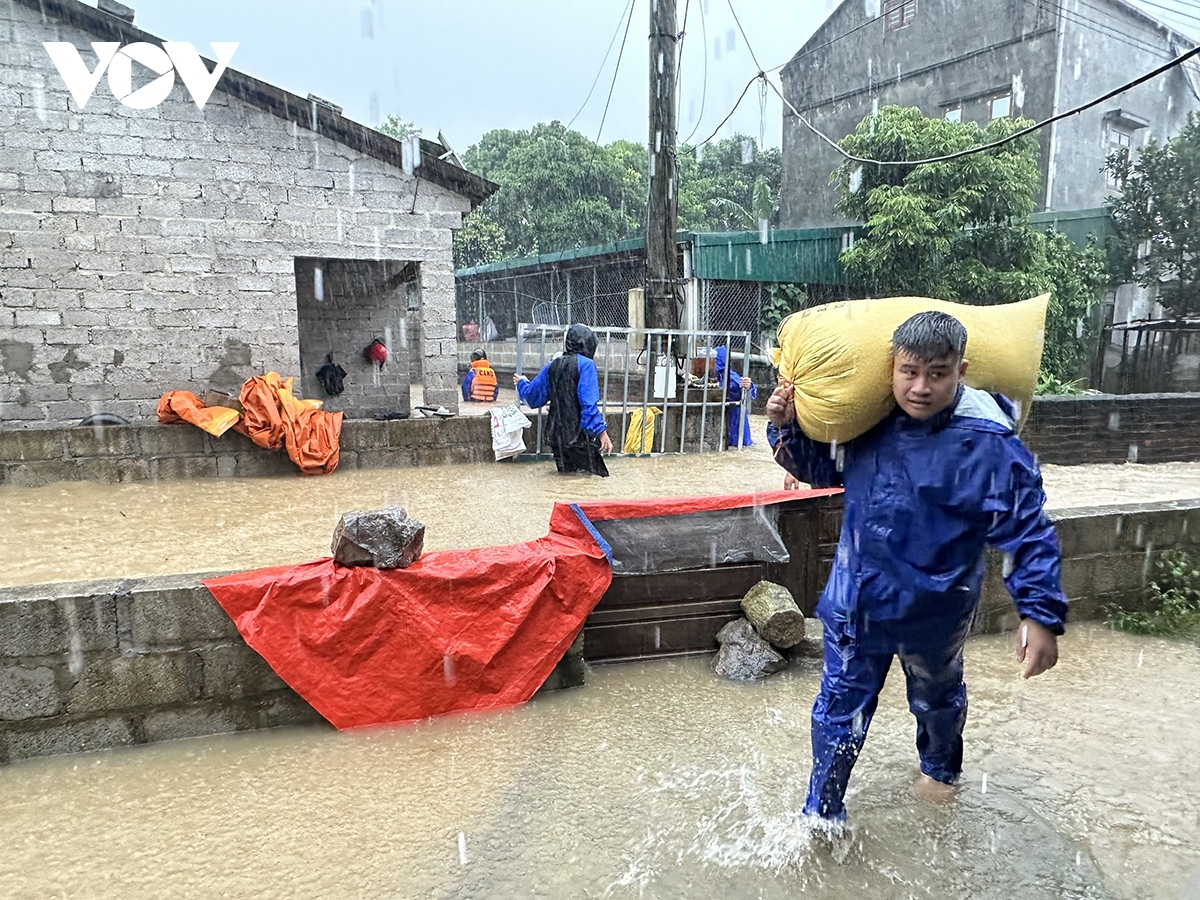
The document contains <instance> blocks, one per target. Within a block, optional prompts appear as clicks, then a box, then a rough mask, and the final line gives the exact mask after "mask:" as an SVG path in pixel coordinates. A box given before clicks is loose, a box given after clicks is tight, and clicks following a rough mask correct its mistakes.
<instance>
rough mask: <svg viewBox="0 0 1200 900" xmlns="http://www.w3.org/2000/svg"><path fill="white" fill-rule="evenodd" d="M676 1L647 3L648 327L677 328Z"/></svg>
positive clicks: (666, 0)
mask: <svg viewBox="0 0 1200 900" xmlns="http://www.w3.org/2000/svg"><path fill="white" fill-rule="evenodd" d="M675 27H676V26H675V0H650V210H649V221H648V223H647V226H646V327H647V328H675V327H676V326H677V325H678V324H679V301H678V292H679V257H678V254H677V253H676V249H675V229H676V224H677V221H678V215H677V203H676V196H677V194H676V187H677V185H676V167H675V137H676V135H675V72H676V67H677V65H678V56H677V53H676V44H677V42H678V34H677V32H676V30H675Z"/></svg>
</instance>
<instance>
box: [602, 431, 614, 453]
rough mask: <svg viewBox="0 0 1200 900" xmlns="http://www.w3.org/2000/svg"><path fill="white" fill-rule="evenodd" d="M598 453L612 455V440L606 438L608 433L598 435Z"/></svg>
mask: <svg viewBox="0 0 1200 900" xmlns="http://www.w3.org/2000/svg"><path fill="white" fill-rule="evenodd" d="M600 452H601V453H604V454H609V453H612V438H610V437H609V436H608V432H607V431H605V432H602V433H601V434H600Z"/></svg>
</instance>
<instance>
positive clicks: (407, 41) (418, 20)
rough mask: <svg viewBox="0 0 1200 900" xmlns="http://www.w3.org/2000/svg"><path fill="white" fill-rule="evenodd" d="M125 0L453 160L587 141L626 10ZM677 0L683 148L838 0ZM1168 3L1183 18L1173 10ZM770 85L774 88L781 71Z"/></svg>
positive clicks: (617, 127)
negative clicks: (431, 144)
mask: <svg viewBox="0 0 1200 900" xmlns="http://www.w3.org/2000/svg"><path fill="white" fill-rule="evenodd" d="M90 2H93V3H94V0H90ZM125 2H127V3H128V4H129V5H132V6H133V7H134V8H135V9H136V11H137V19H136V24H137V25H139V26H140V27H142V28H144V29H145V30H147V31H149V32H151V33H152V34H155V35H156V36H158V37H160V38H162V39H164V40H174V41H189V42H191V43H192V44H194V45H195V46H196V47H197V49H199V50H200V51H201V52H202V53H204V54H205V55H206V56H211V55H212V54H211V50H210V49H209V47H208V43H209V41H239V42H240V44H241V46H240V47H239V48H238V50H237V52H236V54H235V55H234V58H233V62H232V66H233V68H235V69H238V70H240V71H243V72H245V73H247V74H249V75H253V76H254V77H256V78H260V79H262V80H264V81H268V82H270V83H272V84H275V85H278V86H279V87H282V88H286V89H287V90H290V91H292V92H293V93H296V94H299V95H300V96H302V97H304V96H307V95H308V94H309V93H310V92H311V93H314V94H317V95H319V96H321V97H325V98H326V99H329V100H331V101H333V102H334V103H337V104H339V105H340V106H342V107H344V111H345V114H346V115H347V116H349V117H351V118H353V119H356V120H358V121H360V122H363V123H365V124H368V125H378V124H379V122H380V121H381V120H382V119H383V117H384V116H386V115H388V114H389V113H395V114H396V115H399V116H400V117H401V118H404V119H408V120H411V121H413V122H415V123H416V124H417V125H418V126H419V127H420V128H421V130H422V132H423V133H424V134H426V135H427V136H429V137H435V136H436V135H437V133H438V131H439V129H440V130H441V131H443V132H444V133H445V135H446V138H447V140H448V141H449V142H450V144H451V145H452V146H453V147H454V148H455V149H456V150H458V151H459V152H462V151H463V150H465V149H466V148H467V147H468V146H469V145H471V144H473V143H475V142H476V141H477V140H478V139H479V137H480V136H481V135H482V134H483V133H484V132H486V131H488V130H490V129H493V128H514V129H516V128H529V127H531V126H532V125H534V124H536V123H537V122H548V121H550V120H552V119H559V120H561V121H563V122H569V121H570V120H571V119H572V118H574V117H575V115H576V113H577V112H579V109H580V107H581V106H583V111H582V112H581V113H579V116H578V118H577V119H576V120H575V123H574V126H573V127H574V128H576V129H578V130H580V131H582V132H584V133H585V134H587V135H588V136H589V137H591V138H593V139H594V138H595V137H596V136H597V134H598V133H599V129H600V123H601V115H602V113H603V111H604V106H605V100H606V98H607V95H608V92H609V88H610V86H612V85H613V81H612V78H613V71H614V68H615V64H616V61H617V55H618V51H619V49H620V45H621V35H622V33H623V32H624V25H625V16H624V15H623V13H624V12H625V10H626V9H627V3H626V0H420V2H417V0H198V2H197V0H125ZM632 2H633V4H634V7H633V12H632V19H631V20H630V21H631V24H630V27H629V33H628V39H627V40H626V41H625V50H624V55H623V58H622V59H621V65H620V71H619V74H618V76H617V80H616V84H615V88H614V90H613V96H612V103H611V106H610V108H609V110H608V115H607V118H606V119H605V121H604V128H603V132H602V133H600V139H601V141H602V142H608V141H610V140H613V139H615V138H626V139H629V140H633V141H638V142H640V143H645V142H646V138H647V125H646V118H647V107H648V97H649V86H648V83H649V82H648V74H647V72H648V57H649V54H648V50H647V35H648V33H649V15H650V13H649V2H650V0H632ZM676 2H677V5H678V20H679V23H680V27H681V28H683V27H684V25H683V21H684V10H685V7H686V8H687V23H686V37H685V39H684V49H683V67H682V78H681V81H682V85H683V89H682V100H681V104H680V121H679V138H680V140H681V141H683V140H685V139H686V138H688V136H689V134H693V132H694V136H693V138H692V141H693V142H697V141H700V140H703V139H704V138H707V137H708V136H709V135H710V134H711V133H712V132H713V130H714V129H715V128H716V127H717V125H718V124H719V123H720V121H721V120H722V119H723V118H724V117H725V115H726V114H727V113H728V112H729V111H730V110H731V109H732V108H733V106H734V103H735V102H736V101H737V98H738V95H739V94H740V93H741V92H742V89H743V88H744V87H745V85H746V82H747V81H749V80H750V78H752V77H753V75H754V74H755V72H757V71H758V66H757V65H755V62H754V60H753V59H752V57H751V51H753V54H754V56H757V58H758V62H759V64H760V65H761V66H762V67H763V68H766V69H768V70H770V69H772V68H774V67H776V66H780V65H782V64H783V63H785V62H786V61H787V60H788V59H789V58H790V57H791V56H792V55H793V54H794V53H796V51H798V50H799V49H800V47H801V46H802V45H803V44H804V42H805V41H806V40H808V38H809V37H810V36H811V35H812V33H813V32H814V31H815V30H816V29H817V27H818V26H819V25H820V24H821V22H822V21H824V19H825V17H826V16H827V15H828V14H829V12H830V11H831V10H832V9H834V8H835V7H836V6H837V2H838V0H676ZM846 2H868V3H870V2H872V0H846ZM874 2H875V5H876V6H877V5H878V0H874ZM1081 2H1084V0H1081ZM1099 2H1102V0H1086V4H1087V5H1092V4H1096V3H1099ZM1136 2H1138V3H1139V4H1140V5H1142V8H1143V9H1145V10H1146V11H1147V12H1149V13H1150V14H1152V15H1157V16H1161V17H1163V18H1165V19H1168V20H1170V22H1171V23H1172V24H1174V25H1175V26H1176V27H1180V28H1181V29H1185V30H1187V31H1189V32H1191V33H1195V32H1197V30H1198V28H1197V23H1198V22H1200V2H1198V0H1136ZM731 3H732V9H734V10H736V12H737V16H738V18H739V19H740V20H741V24H742V26H743V27H744V28H745V31H746V38H747V39H748V41H749V47H747V41H746V40H745V39H743V37H742V35H741V33H740V32H739V30H738V27H737V25H736V23H735V21H734V17H733V13H732V12H731ZM1168 7H1169V8H1172V9H1175V10H1179V11H1180V12H1179V13H1178V15H1173V14H1171V13H1169V12H1166V11H1165V9H1164V8H1168ZM614 35H615V40H614ZM610 44H611V46H612V49H611V53H609V56H608V60H607V62H606V63H605V64H604V66H603V69H602V68H601V62H602V60H604V57H605V52H606V50H608V48H609V46H610ZM706 68H707V74H706ZM597 73H600V77H599V80H598V81H597V82H596V85H595V90H594V91H593V92H592V96H591V99H590V100H588V102H587V104H586V106H584V99H585V98H586V97H587V96H588V91H589V90H590V89H591V87H592V83H593V81H594V80H595V79H596V76H597ZM773 77H774V78H775V79H776V83H778V72H775V73H773ZM781 121H782V112H781V107H780V102H779V99H778V98H777V97H776V96H775V95H774V94H770V95H769V96H768V97H767V100H766V104H765V110H764V108H762V107H760V100H759V96H758V91H757V89H756V88H753V89H751V91H750V92H749V93H748V94H747V95H746V97H745V99H744V100H743V101H742V103H741V106H740V107H739V109H738V111H737V113H736V114H735V115H734V117H733V118H732V119H731V120H730V122H729V123H728V124H727V125H725V126H724V127H723V128H722V129H721V131H720V133H719V135H718V137H722V136H725V135H727V134H730V133H732V132H733V130H735V129H736V130H738V131H743V132H746V133H749V134H753V135H756V136H757V135H759V134H760V131H761V132H763V133H764V136H765V139H766V143H767V145H769V146H778V145H779V141H780V130H781Z"/></svg>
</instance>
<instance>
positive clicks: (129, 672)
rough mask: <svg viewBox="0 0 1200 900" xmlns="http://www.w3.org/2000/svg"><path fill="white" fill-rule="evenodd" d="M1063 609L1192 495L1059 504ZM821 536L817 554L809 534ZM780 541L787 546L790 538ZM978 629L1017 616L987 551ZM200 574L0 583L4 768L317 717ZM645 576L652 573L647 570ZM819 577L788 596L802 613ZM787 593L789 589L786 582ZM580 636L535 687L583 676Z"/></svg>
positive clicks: (1120, 578) (825, 515)
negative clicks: (249, 642) (253, 646)
mask: <svg viewBox="0 0 1200 900" xmlns="http://www.w3.org/2000/svg"><path fill="white" fill-rule="evenodd" d="M838 500H839V497H838V496H837V495H835V496H833V497H831V498H829V499H828V500H825V501H822V503H821V509H820V510H819V513H820V515H819V516H813V517H811V518H810V519H809V522H808V528H809V529H810V531H809V533H808V535H807V537H805V535H804V534H803V533H801V534H798V535H796V534H794V535H793V536H792V537H793V539H795V540H799V541H800V542H801V545H802V546H801V547H800V548H799V549H798V550H797V549H794V550H793V552H794V553H797V555H800V554H807V557H806V558H807V559H808V560H809V564H811V563H812V562H813V561H814V560H816V558H817V557H818V556H820V557H826V558H825V559H823V560H819V562H821V563H827V555H828V554H827V549H826V548H827V547H828V544H827V543H826V541H825V539H826V538H828V537H829V535H830V534H831V533H833V532H834V531H835V530H836V519H837V517H838V514H839V512H840V509H839V503H838V502H837V501H838ZM1055 517H1056V524H1057V526H1058V531H1059V537H1060V540H1061V543H1062V551H1063V557H1064V560H1063V586H1064V589H1065V590H1066V592H1067V594H1068V596H1069V597H1070V599H1071V603H1072V608H1071V619H1072V621H1081V620H1086V619H1094V618H1099V617H1101V616H1103V614H1104V610H1105V607H1106V606H1107V605H1108V604H1114V605H1118V606H1122V607H1125V608H1132V607H1137V606H1138V605H1140V604H1141V602H1142V599H1141V598H1142V592H1143V588H1144V585H1145V581H1146V579H1147V577H1148V576H1149V575H1150V574H1151V573H1152V572H1153V568H1152V566H1153V561H1154V559H1155V558H1156V556H1157V555H1158V554H1160V553H1161V552H1162V551H1163V550H1165V549H1168V548H1170V547H1187V548H1190V549H1191V550H1192V552H1193V553H1200V501H1190V502H1173V503H1151V504H1144V505H1130V506H1121V507H1096V508H1081V509H1074V510H1059V511H1057V512H1056V514H1055ZM818 539H819V540H820V544H819V546H818V551H817V553H812V552H811V550H810V548H809V547H808V546H807V545H806V541H812V540H818ZM789 546H792V544H791V543H790V544H789ZM990 563H991V564H990V567H989V575H988V578H987V580H986V582H985V585H984V591H983V597H982V602H981V607H980V617H979V619H978V622H977V628H976V630H977V631H981V632H991V631H1000V630H1008V629H1011V628H1013V627H1015V625H1016V622H1017V620H1016V616H1015V613H1014V611H1013V607H1012V602H1011V600H1010V599H1009V597H1008V594H1007V592H1006V591H1005V590H1004V587H1003V584H1002V582H1001V581H1000V577H999V570H1000V565H999V559H996V558H993V559H992V560H991V561H990ZM821 569H822V573H823V572H824V571H825V570H826V567H825V566H824V565H822V566H821ZM203 577H204V576H200V575H178V576H169V577H160V578H144V579H129V580H123V581H103V582H88V583H77V584H57V585H40V586H26V587H17V588H3V589H0V765H2V764H4V763H7V762H12V761H15V760H18V759H24V758H27V757H33V756H46V755H51V754H58V753H75V752H80V751H85V750H97V749H102V748H108V747H120V746H126V745H130V744H141V743H147V742H151V741H159V740H170V739H173V738H181V737H193V736H199V735H205V734H218V733H225V732H231V731H242V730H247V729H254V728H269V727H273V726H276V725H283V724H291V723H299V722H314V721H319V720H320V717H319V716H318V714H317V713H316V712H315V711H314V710H313V709H312V708H311V707H310V706H308V704H307V703H305V702H304V701H303V700H301V699H300V698H299V697H298V696H297V695H296V694H294V693H293V692H292V691H291V690H290V689H289V688H287V687H286V685H284V684H283V682H282V681H280V680H279V678H278V677H277V676H276V675H275V674H274V673H273V672H272V671H271V669H270V668H269V667H268V666H267V665H266V663H265V662H263V660H262V659H261V657H259V656H258V655H257V654H256V653H254V652H253V651H252V650H250V649H249V647H247V646H246V645H245V643H244V642H243V641H242V639H241V637H240V636H239V635H238V632H237V629H236V627H235V626H234V625H233V623H232V621H231V620H230V619H229V618H228V616H226V614H225V612H224V611H223V610H222V609H221V607H220V606H219V605H218V604H217V602H216V600H214V599H213V597H212V595H211V594H209V593H208V591H207V589H205V588H204V587H203V586H202V585H201V584H200V583H199V581H200V579H201V578H203ZM648 577H649V578H651V579H652V578H654V577H656V576H648ZM824 581H825V577H824V574H822V575H821V577H819V578H818V577H814V578H811V579H806V580H805V582H804V583H805V584H806V585H807V586H808V590H807V595H806V594H805V592H804V591H800V592H799V593H798V594H797V597H796V599H797V602H798V603H799V604H800V606H801V608H802V609H803V610H804V611H805V613H806V614H807V615H812V612H813V609H814V607H815V604H816V599H817V594H818V593H819V590H820V588H821V587H822V586H823V584H824ZM793 590H799V589H798V588H795V587H794V588H793ZM583 655H584V654H583V647H582V646H581V645H580V643H579V642H578V641H577V642H576V645H575V646H574V647H572V649H571V651H569V653H568V656H567V657H566V658H564V660H563V661H562V662H561V663H560V664H559V667H558V668H557V669H556V670H555V673H553V674H552V675H551V677H550V679H548V681H547V684H546V686H545V689H547V690H549V689H554V688H558V687H564V686H569V685H572V684H579V683H580V682H581V680H582V674H583V669H582V658H583Z"/></svg>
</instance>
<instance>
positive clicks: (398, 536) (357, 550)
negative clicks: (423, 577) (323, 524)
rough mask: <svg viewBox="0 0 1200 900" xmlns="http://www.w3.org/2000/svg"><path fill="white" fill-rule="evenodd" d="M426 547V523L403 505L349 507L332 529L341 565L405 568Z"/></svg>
mask: <svg viewBox="0 0 1200 900" xmlns="http://www.w3.org/2000/svg"><path fill="white" fill-rule="evenodd" d="M424 549H425V526H424V525H422V524H421V523H420V522H418V521H417V520H416V519H413V518H410V517H409V515H408V513H407V512H405V511H404V507H402V506H385V507H384V508H383V509H381V510H379V511H378V512H362V511H359V510H352V511H351V512H348V513H346V514H345V515H344V516H342V518H341V520H340V521H339V522H338V524H337V528H335V529H334V530H333V558H334V559H335V560H336V561H337V562H338V563H339V564H341V565H343V566H374V567H375V568H377V569H407V568H408V567H409V566H411V565H412V564H413V563H414V562H416V561H417V559H418V557H420V555H421V551H423V550H424Z"/></svg>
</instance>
